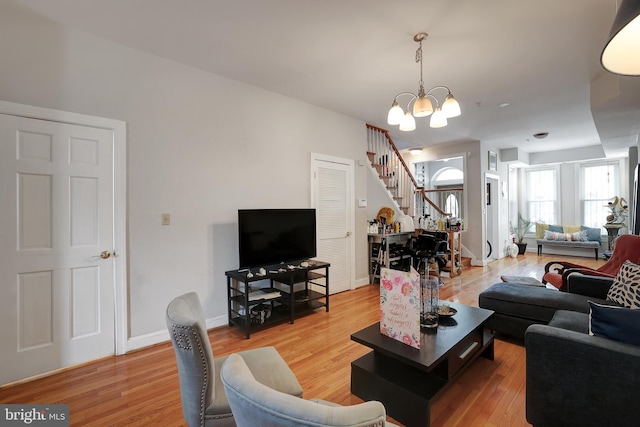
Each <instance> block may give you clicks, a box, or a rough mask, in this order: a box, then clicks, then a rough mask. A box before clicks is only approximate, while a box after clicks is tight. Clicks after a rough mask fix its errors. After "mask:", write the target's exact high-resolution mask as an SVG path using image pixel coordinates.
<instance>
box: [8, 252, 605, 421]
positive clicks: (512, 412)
mask: <svg viewBox="0 0 640 427" xmlns="http://www.w3.org/2000/svg"><path fill="white" fill-rule="evenodd" d="M560 258H562V257H559V256H540V257H539V256H537V255H535V253H527V254H526V255H521V256H518V258H515V259H514V258H504V259H501V260H498V261H494V262H492V263H490V264H489V265H488V266H487V267H469V268H466V269H465V270H464V271H463V273H462V274H461V275H460V276H457V277H455V278H445V279H444V282H445V285H444V286H443V287H442V288H441V291H440V297H441V299H446V300H450V301H458V302H461V303H463V304H467V305H472V306H477V304H478V302H477V301H478V293H480V292H481V291H482V290H483V289H486V288H487V287H489V286H491V285H492V284H493V283H496V282H498V281H500V275H512V276H532V277H536V278H540V277H541V276H542V272H543V271H544V265H545V263H547V262H549V261H551V260H556V259H560ZM564 258H567V257H564ZM568 258H570V259H572V260H573V261H574V262H578V263H580V264H583V265H588V266H591V267H597V266H600V265H602V263H603V262H604V261H595V260H594V259H592V258H591V259H589V258H571V257H568ZM378 304H379V290H378V286H377V285H374V286H364V287H361V288H359V289H357V290H354V291H347V292H343V293H341V294H337V295H334V296H332V297H331V311H330V312H329V313H326V312H324V311H321V310H317V311H316V312H314V313H312V314H309V315H307V316H305V317H302V318H299V319H297V320H296V322H295V324H294V325H290V324H281V325H278V326H274V327H272V328H270V329H266V330H263V331H259V332H257V333H253V334H252V335H251V339H249V340H245V339H244V335H243V334H242V333H241V332H240V331H239V330H238V328H236V327H226V326H225V327H220V328H216V329H213V330H211V331H209V338H210V340H211V344H212V347H213V352H214V355H220V356H221V355H225V354H229V353H233V352H237V351H241V350H245V349H249V348H255V347H260V346H266V345H273V346H275V347H276V348H277V349H278V351H279V352H280V354H282V356H283V358H284V359H285V360H286V361H287V363H288V364H289V366H291V368H292V369H293V371H294V372H295V374H296V376H297V377H298V380H299V381H300V383H301V384H302V387H303V389H304V393H305V397H306V398H312V397H318V398H322V399H326V400H330V401H333V402H337V403H340V404H343V405H350V404H355V403H359V402H361V400H360V399H359V398H357V397H356V396H354V395H352V394H351V393H350V391H349V381H350V363H351V361H352V360H354V359H356V358H358V357H360V356H362V355H364V354H365V353H367V352H368V351H369V349H367V348H366V347H364V346H362V345H360V344H357V343H355V342H352V341H350V339H349V336H350V334H351V333H352V332H354V331H357V330H359V329H361V328H363V327H365V326H368V325H370V324H371V323H374V322H376V321H378V320H379V317H378V316H379V313H378ZM524 398H525V351H524V347H523V346H522V344H520V343H517V342H512V341H508V340H505V339H503V338H501V337H499V338H498V339H496V342H495V360H494V361H490V360H487V359H484V358H478V359H477V360H476V361H475V362H474V363H473V365H472V366H471V367H470V368H469V369H468V370H467V371H466V372H465V373H464V374H463V375H462V376H461V377H460V378H459V379H458V381H456V382H455V383H454V384H452V385H451V386H450V387H449V388H448V389H447V390H446V391H444V392H443V394H442V395H440V396H439V397H438V398H437V399H436V400H435V401H434V403H433V405H432V412H431V425H432V426H435V427H438V426H460V427H462V426H464V427H467V426H508V427H517V426H528V425H529V424H528V423H527V422H526V420H525V400H524ZM0 402H2V403H23V404H24V403H44V404H53V403H66V404H69V405H70V411H71V425H73V426H83V425H91V426H149V425H157V426H183V425H185V423H184V421H183V418H182V408H181V404H180V393H179V384H178V373H177V368H176V363H175V357H174V354H173V349H172V348H171V344H170V343H168V342H167V343H163V344H159V345H156V346H153V347H150V348H147V349H143V350H139V351H135V352H132V353H130V354H127V355H124V356H120V357H108V358H105V359H101V360H98V361H95V362H91V363H87V364H84V365H82V366H78V367H74V368H71V369H68V370H66V371H64V372H60V373H57V374H54V375H51V376H48V377H45V378H40V379H37V380H34V381H31V382H27V383H23V384H16V385H12V386H5V387H2V388H0Z"/></svg>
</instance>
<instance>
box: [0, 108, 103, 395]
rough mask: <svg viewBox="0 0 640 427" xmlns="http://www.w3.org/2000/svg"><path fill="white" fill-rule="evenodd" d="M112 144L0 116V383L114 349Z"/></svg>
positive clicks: (90, 133)
mask: <svg viewBox="0 0 640 427" xmlns="http://www.w3.org/2000/svg"><path fill="white" fill-rule="evenodd" d="M113 149H114V134H113V131H112V130H105V129H97V128H92V127H84V126H77V125H71V124H63V123H58V122H53V121H47V120H37V119H28V118H24V117H16V116H10V115H3V114H0V201H1V202H0V203H1V204H0V292H1V294H2V298H0V319H1V323H2V325H3V326H2V328H0V331H1V332H0V342H1V343H2V345H1V346H0V360H2V369H0V384H4V383H7V382H11V381H15V380H18V379H23V378H27V377H30V376H33V375H38V374H41V373H44V372H49V371H52V370H55V369H59V368H62V367H65V366H69V365H73V364H77V363H81V362H84V361H88V360H92V359H96V358H99V357H103V356H107V355H110V354H114V350H115V335H114V334H115V332H114V320H115V319H114V317H115V312H114V304H115V302H114V264H113V255H111V252H112V251H113V248H114V232H113V227H114V200H113V194H114V193H113ZM103 252H104V254H103V257H104V259H103V257H101V256H100V254H101V253H103Z"/></svg>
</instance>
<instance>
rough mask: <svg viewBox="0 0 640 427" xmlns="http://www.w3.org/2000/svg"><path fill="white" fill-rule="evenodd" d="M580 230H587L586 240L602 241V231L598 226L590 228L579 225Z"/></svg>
mask: <svg viewBox="0 0 640 427" xmlns="http://www.w3.org/2000/svg"><path fill="white" fill-rule="evenodd" d="M580 230H582V231H586V232H587V240H590V241H592V242H598V243H602V233H601V232H600V229H599V228H591V227H586V226H584V225H581V226H580Z"/></svg>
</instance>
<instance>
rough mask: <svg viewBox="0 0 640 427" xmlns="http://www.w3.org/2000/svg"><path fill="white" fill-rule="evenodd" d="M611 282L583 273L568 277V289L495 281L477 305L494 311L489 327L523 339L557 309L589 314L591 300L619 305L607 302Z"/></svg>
mask: <svg viewBox="0 0 640 427" xmlns="http://www.w3.org/2000/svg"><path fill="white" fill-rule="evenodd" d="M612 283H613V279H610V278H604V277H596V276H586V275H582V274H575V275H572V276H569V282H568V292H560V291H556V290H552V289H547V288H545V287H537V286H528V285H519V284H514V283H496V284H495V285H493V286H491V287H490V288H488V289H486V290H484V291H482V292H481V293H480V295H479V297H478V305H479V306H480V307H481V308H486V309H489V310H493V311H494V312H495V314H494V315H493V316H492V318H491V319H490V320H489V322H488V323H487V327H489V328H491V329H493V330H494V331H496V332H499V333H503V334H507V335H511V336H513V337H515V338H518V339H521V340H522V339H524V333H525V331H526V330H527V328H528V327H529V326H531V325H534V324H543V325H546V324H548V323H549V322H550V321H551V319H552V318H553V315H554V314H555V313H556V311H558V310H568V311H576V312H580V313H589V303H588V301H589V300H591V301H593V302H597V303H600V304H609V305H616V304H615V303H613V302H611V301H606V297H607V292H608V290H609V287H610V286H611V284H612Z"/></svg>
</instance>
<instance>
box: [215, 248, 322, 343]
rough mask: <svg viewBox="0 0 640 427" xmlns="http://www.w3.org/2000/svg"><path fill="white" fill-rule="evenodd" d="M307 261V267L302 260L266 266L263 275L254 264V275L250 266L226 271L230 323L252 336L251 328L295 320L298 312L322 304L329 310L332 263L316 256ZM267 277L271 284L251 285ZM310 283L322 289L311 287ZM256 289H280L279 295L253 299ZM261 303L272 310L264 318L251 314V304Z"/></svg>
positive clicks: (312, 308)
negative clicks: (302, 264) (262, 319)
mask: <svg viewBox="0 0 640 427" xmlns="http://www.w3.org/2000/svg"><path fill="white" fill-rule="evenodd" d="M307 263H308V265H306V266H304V267H303V266H301V265H300V264H301V263H300V262H296V263H291V264H277V265H268V266H264V267H263V268H264V270H265V272H266V273H265V274H264V275H259V273H258V270H259V269H258V268H252V269H251V270H250V271H251V274H252V277H247V276H248V275H249V270H247V269H241V270H231V271H226V272H225V275H226V276H227V303H228V307H227V308H228V313H229V326H232V325H236V326H238V327H239V328H240V329H242V330H243V331H244V332H245V336H246V338H247V339H249V337H250V336H251V331H252V330H257V329H260V328H263V327H267V326H270V325H273V324H275V323H280V322H283V321H289V323H293V322H294V319H295V317H296V316H299V315H301V314H302V313H305V312H309V311H313V310H315V309H317V308H320V307H324V308H325V310H326V311H329V266H330V264H329V263H327V262H323V261H315V260H310V261H307ZM264 280H269V284H270V286H269V287H268V288H265V287H263V286H252V283H254V282H259V281H264ZM254 284H255V285H258V284H257V283H254ZM296 285H298V286H297V287H296ZM310 285H313V287H314V288H315V289H320V290H321V291H323V292H319V291H318V290H314V289H312V288H310ZM303 286H304V287H303ZM257 290H265V291H266V292H269V291H274V292H280V296H277V297H272V298H270V297H267V298H256V299H253V298H251V299H250V293H251V292H252V291H257ZM260 304H264V305H263V306H262V307H267V308H268V309H269V312H270V316H269V317H268V318H267V319H264V321H261V319H256V318H255V317H253V318H252V316H251V309H252V307H256V306H258V305H260Z"/></svg>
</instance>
